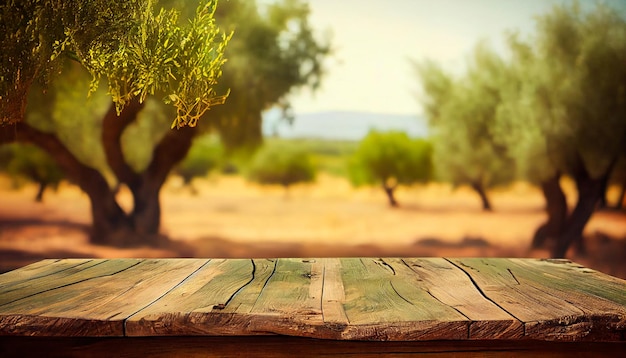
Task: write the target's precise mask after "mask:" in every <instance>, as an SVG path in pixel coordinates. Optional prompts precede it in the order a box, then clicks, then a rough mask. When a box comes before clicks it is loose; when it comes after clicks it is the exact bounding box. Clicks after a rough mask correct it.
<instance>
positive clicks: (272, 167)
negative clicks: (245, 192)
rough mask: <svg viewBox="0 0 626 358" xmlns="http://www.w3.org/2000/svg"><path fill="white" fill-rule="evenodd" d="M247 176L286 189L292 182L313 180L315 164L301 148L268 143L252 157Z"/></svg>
mask: <svg viewBox="0 0 626 358" xmlns="http://www.w3.org/2000/svg"><path fill="white" fill-rule="evenodd" d="M248 178H249V179H250V180H252V181H254V182H257V183H259V184H270V185H272V184H278V185H282V186H283V187H284V188H285V190H286V191H287V190H289V187H290V186H291V185H293V184H297V183H308V182H312V181H314V180H315V166H314V165H313V162H312V160H311V157H310V156H309V155H308V154H307V152H305V151H304V150H302V149H301V148H298V147H296V146H293V145H286V144H284V143H275V144H273V145H270V144H269V143H268V144H266V145H264V146H263V147H262V148H261V149H260V150H259V151H258V152H257V153H256V154H255V156H254V157H253V158H252V161H251V163H250V167H249V169H248Z"/></svg>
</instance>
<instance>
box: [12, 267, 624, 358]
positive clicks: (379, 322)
mask: <svg viewBox="0 0 626 358" xmlns="http://www.w3.org/2000/svg"><path fill="white" fill-rule="evenodd" d="M20 350H21V351H20ZM120 350H121V351H124V350H125V352H126V353H129V354H132V353H133V352H134V353H138V354H142V355H145V354H147V353H149V354H150V355H153V356H154V355H156V356H158V355H159V354H164V355H165V354H169V353H172V351H178V352H179V353H185V352H186V353H190V352H196V353H197V352H204V353H207V354H209V353H210V354H214V355H229V354H232V355H237V354H242V355H254V354H255V353H259V354H262V355H265V356H269V355H272V354H273V355H277V356H280V355H291V354H294V353H295V352H299V353H298V354H299V355H303V354H305V353H307V352H308V353H311V354H314V355H317V354H322V353H346V354H347V353H358V352H361V353H368V354H373V353H407V352H417V351H421V352H431V353H433V354H434V353H450V352H461V353H463V352H464V353H466V354H470V355H471V354H474V353H476V352H479V351H482V350H489V351H492V353H493V354H496V353H497V354H503V355H510V354H511V352H516V353H524V352H526V353H529V354H531V353H532V354H534V353H536V351H538V350H542V351H550V352H552V353H559V352H560V353H563V352H565V353H567V352H570V353H571V352H577V353H580V352H585V351H589V352H593V351H595V352H597V351H601V350H604V351H612V352H622V353H623V352H624V351H626V281H624V280H620V279H617V278H614V277H611V276H608V275H605V274H602V273H600V272H597V271H594V270H591V269H588V268H585V267H582V266H580V265H578V264H575V263H572V262H570V261H566V260H537V259H500V258H459V259H447V258H341V259H339V258H323V259H111V260H106V259H66V260H44V261H40V262H37V263H34V264H32V265H29V266H26V267H23V268H20V269H18V270H15V271H11V272H7V273H5V274H2V275H0V356H3V357H5V356H8V355H11V354H13V353H15V352H22V353H23V352H25V351H26V352H32V353H35V352H39V353H41V352H46V353H47V354H52V353H55V352H56V353H59V355H62V356H68V355H71V354H76V355H77V356H82V354H81V353H86V352H90V354H95V355H98V354H102V356H107V355H109V354H111V352H118V353H119V352H120ZM70 353H71V354H70ZM16 354H17V353H16ZM19 355H22V354H19ZM360 355H361V356H365V355H363V354H360Z"/></svg>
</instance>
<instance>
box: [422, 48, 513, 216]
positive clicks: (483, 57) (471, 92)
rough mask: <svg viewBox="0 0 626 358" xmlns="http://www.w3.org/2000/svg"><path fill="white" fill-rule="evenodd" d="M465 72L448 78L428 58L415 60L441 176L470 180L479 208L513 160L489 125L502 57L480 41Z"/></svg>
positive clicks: (509, 176) (507, 178)
mask: <svg viewBox="0 0 626 358" xmlns="http://www.w3.org/2000/svg"><path fill="white" fill-rule="evenodd" d="M472 55H473V56H472V57H471V59H472V61H471V62H470V63H469V66H468V70H467V72H466V73H465V74H464V75H463V76H461V77H460V78H453V77H452V76H451V75H449V74H447V73H445V72H444V71H443V70H442V69H441V68H440V67H439V66H437V65H436V64H434V63H432V62H428V61H425V62H417V63H415V65H416V69H417V72H418V74H419V76H420V79H421V82H422V87H423V94H424V96H423V97H422V98H421V100H422V102H423V104H424V108H425V112H426V116H427V118H428V123H429V127H430V131H431V133H432V135H433V139H432V140H433V147H434V154H433V162H434V165H435V168H436V171H437V174H438V176H439V177H440V179H442V180H444V181H448V182H451V183H452V184H453V185H455V186H457V185H463V184H466V185H469V186H470V187H471V188H472V189H474V191H476V193H477V194H478V195H479V197H480V199H481V202H482V207H483V209H484V210H491V208H492V206H491V203H490V201H489V198H488V196H487V192H486V191H487V189H490V188H492V187H495V186H498V185H504V184H508V183H510V182H511V181H512V180H513V179H514V177H515V166H514V162H513V160H512V159H511V158H510V156H509V155H508V153H507V151H506V146H504V145H503V144H502V143H500V142H499V141H498V139H497V138H496V133H494V131H493V128H494V124H495V122H496V118H497V115H496V114H497V108H498V105H499V104H500V102H501V96H500V93H499V92H500V87H501V86H502V85H503V82H504V81H503V76H502V71H503V66H504V64H503V61H502V59H501V58H500V57H499V56H497V55H496V54H495V53H494V52H493V51H492V50H490V49H489V47H487V46H486V44H484V43H480V44H479V45H478V46H476V47H475V49H474V52H473V54H472Z"/></svg>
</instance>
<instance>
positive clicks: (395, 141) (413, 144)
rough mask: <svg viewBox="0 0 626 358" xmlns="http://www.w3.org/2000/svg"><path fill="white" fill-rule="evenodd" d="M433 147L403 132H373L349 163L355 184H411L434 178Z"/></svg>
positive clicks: (361, 143) (364, 140) (351, 177)
mask: <svg viewBox="0 0 626 358" xmlns="http://www.w3.org/2000/svg"><path fill="white" fill-rule="evenodd" d="M431 167H432V163H431V145H430V143H429V142H427V141H426V140H424V139H419V138H418V139H411V138H409V136H408V135H407V134H406V133H404V132H399V131H389V132H378V131H375V130H373V131H370V132H369V134H368V135H367V136H366V137H365V138H364V139H363V140H362V141H361V142H360V144H359V146H358V148H357V150H356V152H355V153H354V155H353V157H352V160H351V161H350V179H351V181H352V183H353V184H354V185H357V186H358V185H388V186H393V185H396V184H402V185H411V184H414V183H424V182H427V181H428V180H430V178H431V170H432V169H431Z"/></svg>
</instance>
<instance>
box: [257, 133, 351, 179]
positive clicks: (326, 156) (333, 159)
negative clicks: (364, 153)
mask: <svg viewBox="0 0 626 358" xmlns="http://www.w3.org/2000/svg"><path fill="white" fill-rule="evenodd" d="M264 141H265V143H267V144H268V145H286V146H293V147H296V148H299V149H300V150H302V151H304V152H307V153H308V154H309V155H310V156H311V159H312V161H313V163H314V165H315V168H316V170H317V171H318V172H326V173H328V174H332V175H335V176H343V177H348V170H347V161H348V158H349V157H350V156H351V155H352V154H353V153H354V152H355V151H356V148H357V147H358V142H354V141H343V140H327V139H311V138H298V139H285V138H267V139H265V140H264Z"/></svg>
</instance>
